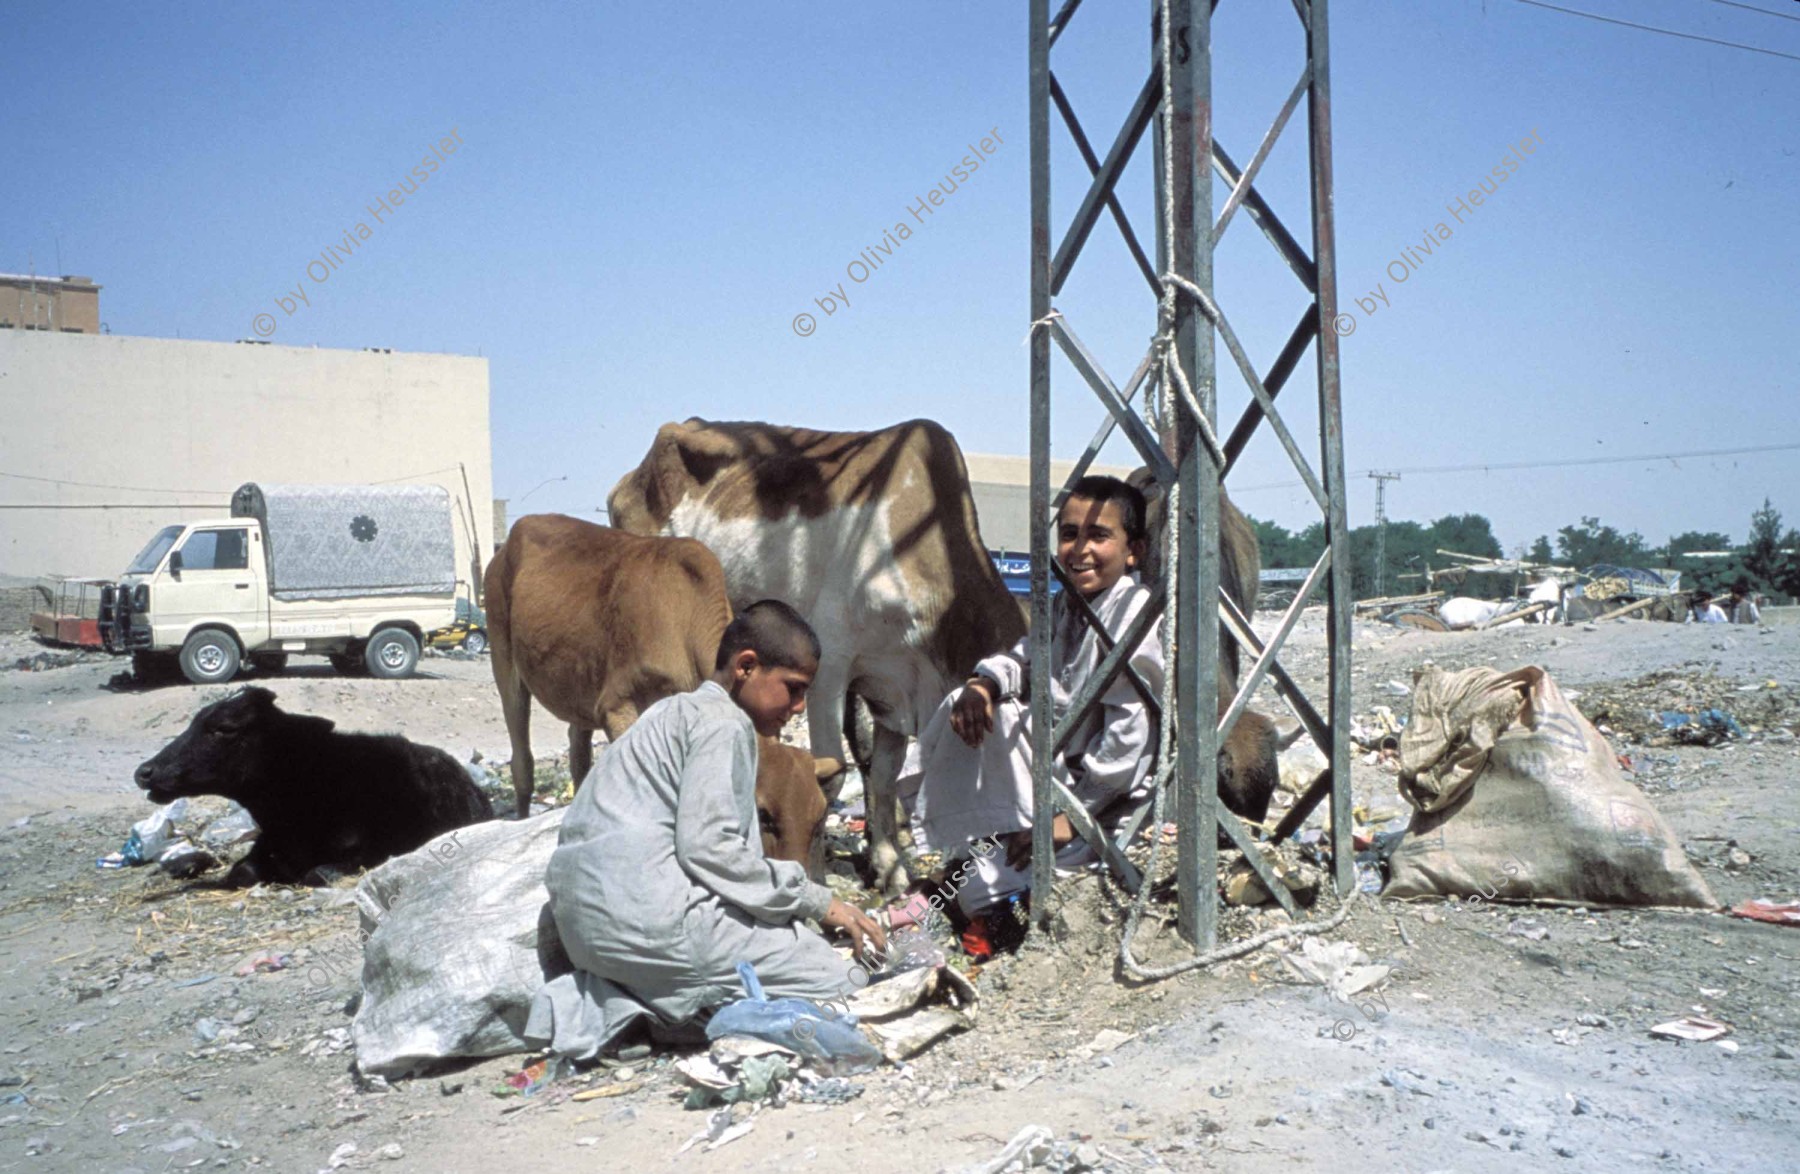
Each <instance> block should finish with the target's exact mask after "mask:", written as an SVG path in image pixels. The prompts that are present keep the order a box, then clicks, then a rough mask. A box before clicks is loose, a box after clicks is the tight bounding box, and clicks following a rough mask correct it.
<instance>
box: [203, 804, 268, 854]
mask: <svg viewBox="0 0 1800 1174" xmlns="http://www.w3.org/2000/svg"><path fill="white" fill-rule="evenodd" d="M261 831H262V829H261V828H259V827H257V826H256V817H255V816H253V815H251V814H250V813H249V812H248V811H246V810H245V809H244V808H242V807H240V806H238V805H237V803H235V802H234V803H232V805H231V810H229V811H227V812H226V813H225V814H224V815H221V816H220V817H219V818H218V819H215V820H213V821H212V822H211V823H209V824H207V825H206V830H205V831H203V832H201V833H200V842H201V843H202V844H205V845H206V846H207V847H209V848H229V847H231V846H232V845H233V844H242V843H244V842H245V841H247V840H253V839H255V838H256V836H257V834H258V833H259V832H261Z"/></svg>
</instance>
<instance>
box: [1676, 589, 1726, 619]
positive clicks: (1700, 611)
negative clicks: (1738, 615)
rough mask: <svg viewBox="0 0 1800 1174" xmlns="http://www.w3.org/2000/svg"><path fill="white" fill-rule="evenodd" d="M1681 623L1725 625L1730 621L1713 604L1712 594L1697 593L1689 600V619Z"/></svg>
mask: <svg viewBox="0 0 1800 1174" xmlns="http://www.w3.org/2000/svg"><path fill="white" fill-rule="evenodd" d="M1681 622H1682V623H1684V624H1723V623H1727V622H1728V621H1727V620H1726V618H1725V613H1724V611H1722V610H1721V609H1720V608H1719V605H1718V604H1716V603H1714V602H1713V594H1712V592H1710V591H1696V592H1694V594H1693V597H1692V598H1690V599H1689V600H1688V615H1687V619H1685V620H1683V621H1681Z"/></svg>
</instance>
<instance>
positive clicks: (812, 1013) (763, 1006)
mask: <svg viewBox="0 0 1800 1174" xmlns="http://www.w3.org/2000/svg"><path fill="white" fill-rule="evenodd" d="M737 971H738V977H739V978H740V979H742V980H743V983H744V990H745V991H747V992H748V995H747V996H746V997H745V998H742V999H739V1000H737V1001H736V1002H734V1003H728V1004H726V1005H725V1006H723V1007H721V1008H719V1010H718V1011H717V1012H716V1013H715V1014H714V1015H713V1017H712V1019H711V1020H709V1021H708V1022H707V1025H706V1038H707V1039H709V1040H717V1039H719V1038H720V1037H722V1036H728V1035H747V1036H750V1037H752V1038H754V1039H760V1040H766V1041H768V1042H770V1043H774V1044H779V1045H780V1046H782V1047H784V1048H788V1049H790V1050H791V1051H793V1052H794V1053H796V1054H797V1055H800V1056H803V1057H805V1058H806V1059H807V1060H810V1061H812V1062H813V1063H815V1064H817V1065H818V1066H819V1067H820V1068H821V1069H822V1070H823V1071H824V1072H825V1074H826V1075H827V1076H854V1075H856V1074H857V1073H859V1072H867V1071H869V1070H870V1069H872V1068H874V1067H875V1066H876V1065H877V1064H880V1063H881V1059H882V1056H881V1053H880V1052H879V1051H877V1050H876V1048H875V1047H874V1045H872V1044H870V1043H869V1041H868V1040H867V1039H865V1038H864V1037H863V1034H862V1033H861V1032H860V1031H858V1030H857V1029H856V1018H855V1016H853V1015H845V1014H840V1015H837V1016H835V1017H833V1016H830V1015H827V1014H826V1012H825V1010H824V1008H822V1007H820V1006H819V1004H817V1003H815V1002H813V1001H812V1000H811V999H767V998H764V997H763V988H762V983H761V982H759V981H758V980H757V977H756V970H755V968H754V967H752V966H751V965H750V964H749V963H748V962H740V963H738V967H737Z"/></svg>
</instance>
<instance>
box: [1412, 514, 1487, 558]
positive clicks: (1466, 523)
mask: <svg viewBox="0 0 1800 1174" xmlns="http://www.w3.org/2000/svg"><path fill="white" fill-rule="evenodd" d="M1426 537H1427V538H1428V539H1429V540H1430V541H1431V544H1432V549H1433V551H1434V552H1435V551H1438V550H1454V551H1455V552H1456V553H1458V554H1472V555H1475V556H1476V557H1478V558H1500V557H1502V555H1503V554H1504V553H1505V552H1504V551H1502V550H1501V549H1500V540H1499V539H1498V538H1495V537H1494V527H1493V524H1492V523H1491V522H1489V521H1488V520H1487V518H1486V517H1485V516H1483V515H1481V514H1446V515H1444V516H1443V517H1441V518H1439V519H1438V520H1437V521H1435V522H1433V523H1432V524H1431V527H1430V529H1429V530H1427V531H1426Z"/></svg>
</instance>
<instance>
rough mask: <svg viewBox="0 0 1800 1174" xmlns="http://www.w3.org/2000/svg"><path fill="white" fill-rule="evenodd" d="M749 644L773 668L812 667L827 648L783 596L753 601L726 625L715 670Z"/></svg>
mask: <svg viewBox="0 0 1800 1174" xmlns="http://www.w3.org/2000/svg"><path fill="white" fill-rule="evenodd" d="M746 648H747V649H749V650H750V651H752V652H754V653H756V659H757V660H758V661H760V662H761V663H763V664H764V665H767V666H770V667H772V668H784V669H809V670H810V669H816V668H818V666H819V657H820V655H821V652H822V651H823V650H822V649H821V648H820V647H819V637H818V636H817V635H815V634H814V632H813V630H812V626H811V625H810V624H808V623H807V622H806V620H805V618H804V617H802V616H801V614H800V613H799V612H797V611H795V610H794V609H793V608H791V607H789V606H788V605H787V604H785V603H783V602H781V601H780V600H779V599H764V600H761V601H759V602H757V603H753V604H751V605H750V606H749V607H747V608H745V609H744V610H743V611H741V612H739V613H738V614H737V617H736V618H735V619H733V620H732V621H731V623H730V624H728V625H726V628H725V634H724V635H723V636H721V637H720V638H719V653H718V655H717V656H715V657H714V658H713V671H714V672H717V671H718V670H720V669H723V668H725V667H726V666H727V665H729V664H730V663H731V658H732V657H734V656H736V655H737V654H738V653H740V652H742V651H744V650H745V649H746Z"/></svg>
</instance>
